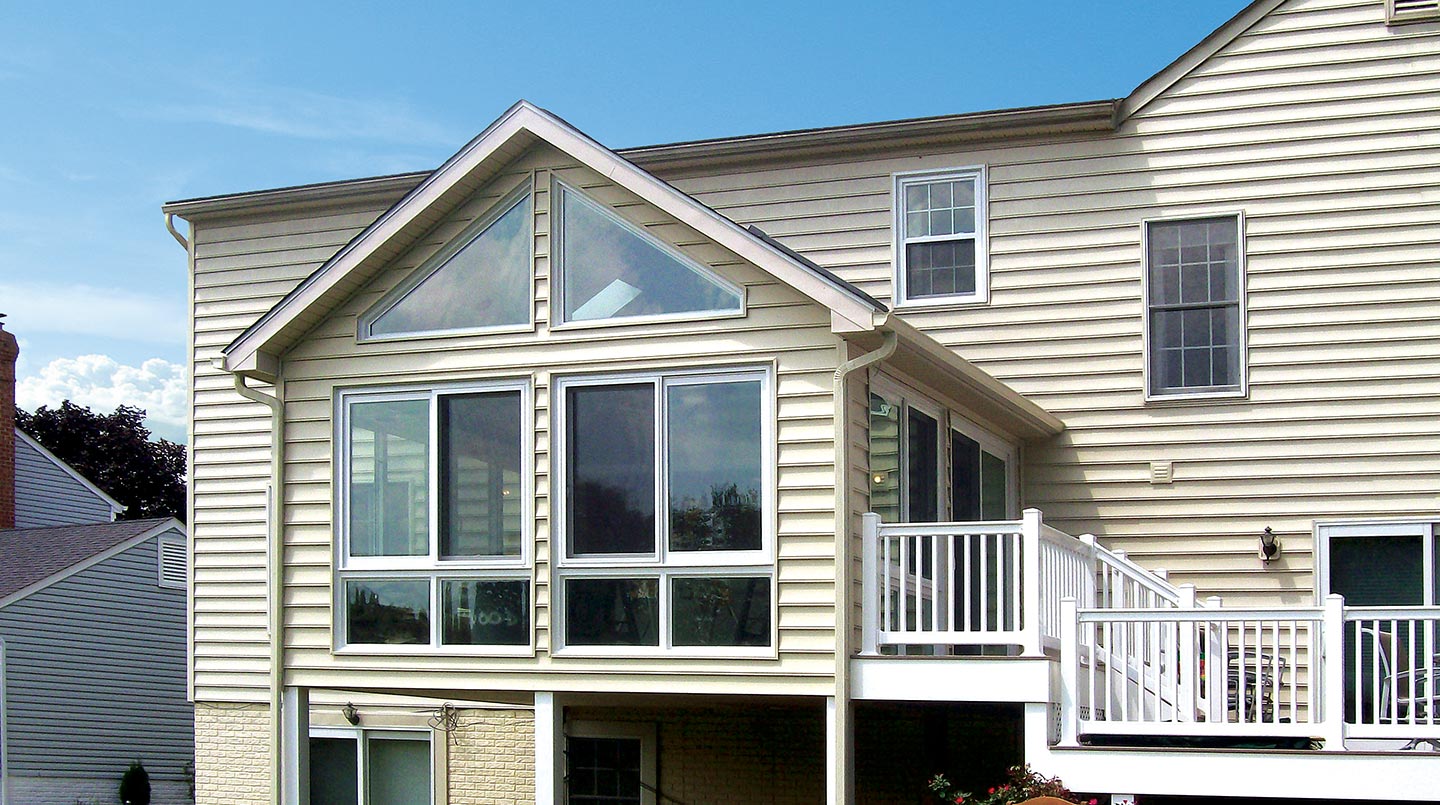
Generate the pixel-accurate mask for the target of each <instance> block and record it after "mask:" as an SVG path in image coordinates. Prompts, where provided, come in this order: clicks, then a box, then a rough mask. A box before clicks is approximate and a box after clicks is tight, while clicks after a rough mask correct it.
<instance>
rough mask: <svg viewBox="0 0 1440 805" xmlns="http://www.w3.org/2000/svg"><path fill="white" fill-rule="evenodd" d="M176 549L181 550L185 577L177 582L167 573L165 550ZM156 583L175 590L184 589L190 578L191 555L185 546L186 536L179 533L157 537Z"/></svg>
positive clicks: (181, 562) (181, 561)
mask: <svg viewBox="0 0 1440 805" xmlns="http://www.w3.org/2000/svg"><path fill="white" fill-rule="evenodd" d="M167 547H168V548H169V550H171V551H174V550H175V549H176V548H177V547H178V548H179V551H180V566H181V571H180V572H181V574H182V575H183V578H181V579H180V581H178V582H176V581H174V580H173V579H171V578H169V577H168V576H167V574H166V573H165V551H166V549H167ZM155 577H156V578H155V583H156V585H158V586H160V587H164V588H167V589H173V590H183V589H185V588H186V586H187V582H188V581H189V578H190V557H189V552H188V551H187V550H186V548H185V538H184V537H182V536H180V535H179V534H165V535H163V536H160V537H157V538H156V539H155Z"/></svg>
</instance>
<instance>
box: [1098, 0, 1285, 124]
mask: <svg viewBox="0 0 1440 805" xmlns="http://www.w3.org/2000/svg"><path fill="white" fill-rule="evenodd" d="M1284 2H1285V0H1255V1H1254V2H1252V3H1251V4H1250V5H1248V6H1246V7H1245V8H1243V9H1241V10H1240V13H1239V14H1236V15H1235V16H1233V17H1231V18H1230V19H1229V20H1227V21H1226V22H1225V24H1224V25H1221V26H1220V27H1219V28H1216V29H1215V30H1214V31H1211V32H1210V35H1209V36H1207V37H1205V38H1204V39H1202V40H1200V43H1199V44H1197V45H1196V46H1195V47H1192V48H1190V49H1189V50H1187V51H1185V53H1184V55H1182V56H1181V57H1180V58H1178V59H1176V60H1175V61H1173V62H1171V63H1170V64H1169V65H1168V66H1166V67H1165V69H1163V70H1161V71H1160V72H1158V73H1156V74H1155V75H1153V76H1151V77H1150V78H1148V79H1146V81H1145V83H1143V84H1141V85H1140V86H1138V87H1136V88H1135V90H1134V91H1133V92H1131V93H1130V94H1129V95H1127V96H1125V98H1124V99H1123V100H1121V101H1120V106H1119V108H1118V109H1117V110H1116V112H1115V123H1116V124H1117V125H1118V124H1120V123H1123V122H1125V121H1126V120H1129V119H1130V117H1131V116H1132V115H1134V114H1135V113H1136V112H1139V111H1140V110H1141V109H1143V108H1144V107H1145V106H1146V105H1148V104H1149V103H1150V102H1151V101H1153V100H1155V99H1156V98H1158V97H1160V95H1161V94H1162V93H1164V92H1165V91H1166V90H1168V89H1170V88H1171V87H1172V86H1174V85H1175V84H1176V83H1177V82H1178V81H1180V79H1182V78H1184V77H1185V76H1186V75H1189V73H1190V71H1191V70H1194V69H1195V68H1196V67H1199V66H1200V65H1201V64H1203V63H1205V61H1207V60H1208V59H1209V58H1210V57H1211V56H1214V55H1215V54H1216V53H1219V52H1220V50H1221V49H1222V48H1224V47H1225V46H1226V45H1228V44H1230V43H1231V42H1233V41H1235V39H1236V37H1238V36H1240V34H1242V33H1245V32H1246V31H1247V30H1249V29H1250V27H1251V26H1252V25H1254V24H1255V23H1257V22H1259V21H1260V20H1261V19H1263V18H1264V17H1265V15H1267V14H1269V13H1270V12H1272V11H1274V10H1275V9H1277V8H1279V7H1280V6H1281V5H1282V4H1284Z"/></svg>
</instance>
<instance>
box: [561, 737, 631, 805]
mask: <svg viewBox="0 0 1440 805" xmlns="http://www.w3.org/2000/svg"><path fill="white" fill-rule="evenodd" d="M565 767H566V771H567V773H568V779H567V780H566V786H565V787H566V791H567V792H568V797H567V801H568V802H569V803H570V805H640V803H641V802H643V801H644V799H643V792H642V787H641V785H640V739H639V738H582V737H575V736H571V737H568V738H566V739H565Z"/></svg>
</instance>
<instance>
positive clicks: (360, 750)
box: [310, 727, 440, 805]
mask: <svg viewBox="0 0 1440 805" xmlns="http://www.w3.org/2000/svg"><path fill="white" fill-rule="evenodd" d="M372 735H384V736H385V739H386V740H392V741H424V742H425V743H426V744H428V745H429V748H430V802H432V803H433V802H435V789H436V780H437V778H438V777H439V771H440V770H439V769H438V768H436V765H437V764H436V752H435V735H434V732H433V731H432V730H421V729H415V728H413V727H353V728H352V727H311V728H310V737H311V738H339V739H341V740H350V741H355V743H356V747H355V751H356V758H355V772H356V781H355V782H356V785H357V786H359V788H358V789H357V790H358V791H359V794H360V796H359V801H360V805H365V803H367V802H368V801H369V799H370V789H369V786H368V785H367V782H368V780H367V773H368V771H369V766H370V746H369V738H370V737H371V736H372Z"/></svg>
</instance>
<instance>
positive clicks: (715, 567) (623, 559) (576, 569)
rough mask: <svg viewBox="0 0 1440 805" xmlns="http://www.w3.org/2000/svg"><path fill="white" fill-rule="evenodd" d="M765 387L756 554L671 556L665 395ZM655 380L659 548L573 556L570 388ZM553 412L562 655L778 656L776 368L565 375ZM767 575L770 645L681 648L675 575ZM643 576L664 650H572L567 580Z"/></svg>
mask: <svg viewBox="0 0 1440 805" xmlns="http://www.w3.org/2000/svg"><path fill="white" fill-rule="evenodd" d="M757 380H758V381H759V382H760V486H761V490H760V494H761V504H760V549H759V550H749V551H673V552H672V551H671V550H670V549H669V544H668V542H669V540H668V536H669V517H668V512H669V505H668V492H669V490H668V488H667V487H668V484H669V466H668V464H667V462H666V455H665V454H666V450H665V448H666V439H665V435H664V427H665V422H666V414H665V410H664V408H665V405H666V394H665V390H666V389H667V388H670V387H672V386H680V385H705V384H710V383H724V382H753V381H757ZM637 383H652V384H654V387H655V397H654V400H655V409H654V412H653V416H654V428H655V430H654V433H655V437H656V438H655V448H654V449H655V473H656V484H655V535H654V537H655V542H654V543H653V544H654V545H655V546H656V551H655V552H653V553H649V554H610V555H605V556H570V555H569V554H570V545H569V533H570V532H569V525H568V522H567V516H566V510H567V508H568V503H569V498H568V490H567V489H566V480H565V479H566V478H568V477H569V445H568V442H567V433H568V420H567V417H568V414H569V411H568V410H567V405H566V398H567V391H568V390H569V389H571V388H593V387H596V386H613V385H629V384H637ZM553 389H554V391H553V396H552V400H553V401H554V402H553V404H552V408H553V409H554V417H555V426H554V429H553V430H552V434H553V437H552V441H553V443H554V458H553V461H552V463H553V465H554V467H555V471H554V474H553V475H552V477H553V478H554V479H555V481H554V483H553V484H552V488H553V490H554V491H553V494H552V498H553V500H554V504H553V511H552V514H551V520H552V522H554V523H555V531H554V532H553V533H554V535H555V536H554V540H553V541H554V544H555V546H556V551H555V558H554V561H553V562H552V563H551V565H552V572H551V599H552V600H553V601H554V602H555V603H554V605H553V606H552V607H551V613H552V615H551V619H550V620H551V623H552V624H553V625H554V626H553V627H552V629H551V632H552V633H551V638H550V639H551V643H552V644H553V645H554V646H555V651H554V654H555V656H557V657H565V656H574V657H630V656H637V655H649V656H667V657H675V656H694V657H725V658H749V657H764V658H774V657H777V656H779V655H778V645H777V644H778V643H779V637H778V635H779V631H778V618H779V604H778V601H779V590H778V589H777V585H778V574H777V572H776V523H777V514H776V506H777V503H776V498H777V490H776V482H775V478H776V473H775V462H776V450H777V446H776V442H775V427H776V424H775V367H774V366H773V364H772V365H767V366H736V367H726V368H716V369H698V368H685V369H672V370H657V371H652V372H635V373H625V374H612V375H577V376H572V377H565V378H558V379H556V380H555V381H554V383H553ZM756 576H762V577H765V578H768V579H769V580H770V645H768V646H675V645H673V642H674V640H673V637H674V636H673V635H672V634H671V618H670V608H671V599H672V597H673V596H672V595H671V592H670V589H671V585H672V583H673V579H676V578H685V577H689V578H750V577H756ZM595 578H624V579H633V578H643V579H650V578H656V579H658V585H659V596H660V597H659V601H658V603H657V609H658V615H659V624H658V627H657V628H658V630H659V645H658V646H589V645H587V646H567V645H566V643H565V634H566V628H567V624H566V623H565V611H566V610H565V606H566V602H565V582H566V581H567V580H569V579H595Z"/></svg>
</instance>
